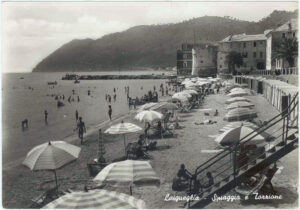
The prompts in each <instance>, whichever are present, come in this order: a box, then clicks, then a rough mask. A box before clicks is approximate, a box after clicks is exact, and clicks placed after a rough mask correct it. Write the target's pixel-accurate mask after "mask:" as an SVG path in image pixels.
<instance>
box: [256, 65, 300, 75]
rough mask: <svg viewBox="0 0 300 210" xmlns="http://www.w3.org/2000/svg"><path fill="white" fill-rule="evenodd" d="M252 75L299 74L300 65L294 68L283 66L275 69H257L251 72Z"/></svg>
mask: <svg viewBox="0 0 300 210" xmlns="http://www.w3.org/2000/svg"><path fill="white" fill-rule="evenodd" d="M250 74H251V75H262V76H266V75H274V76H280V75H298V67H292V68H282V69H275V70H255V71H252V72H251V73H250Z"/></svg>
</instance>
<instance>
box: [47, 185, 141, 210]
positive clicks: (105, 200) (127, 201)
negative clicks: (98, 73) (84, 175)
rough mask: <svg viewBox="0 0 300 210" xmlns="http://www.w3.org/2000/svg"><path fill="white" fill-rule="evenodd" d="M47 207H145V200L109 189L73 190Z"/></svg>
mask: <svg viewBox="0 0 300 210" xmlns="http://www.w3.org/2000/svg"><path fill="white" fill-rule="evenodd" d="M44 208H46V209H145V208H146V204H145V202H144V201H142V200H139V199H136V198H134V197H132V196H129V195H126V194H124V193H119V192H114V191H108V190H102V189H101V190H99V189H97V190H89V191H87V192H85V191H81V192H72V193H67V194H66V195H64V196H62V197H60V198H58V199H56V200H54V201H52V202H51V203H49V204H47V205H46V206H44Z"/></svg>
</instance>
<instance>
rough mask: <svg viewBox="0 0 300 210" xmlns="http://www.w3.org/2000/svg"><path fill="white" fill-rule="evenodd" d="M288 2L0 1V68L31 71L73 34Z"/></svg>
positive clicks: (251, 12)
mask: <svg viewBox="0 0 300 210" xmlns="http://www.w3.org/2000/svg"><path fill="white" fill-rule="evenodd" d="M297 7H298V4H297V2H296V1H294V2H288V1H286V2H278V1H277V2H224V1H223V2H174V1H173V2H172V1H164V2H154V1H152V2H95V1H93V2H22V1H21V2H2V17H1V19H2V21H1V23H2V58H1V59H2V67H1V69H2V72H12V73H14V72H31V71H32V69H33V68H34V67H35V66H36V65H37V63H38V62H39V61H41V60H42V59H43V58H45V57H46V56H48V55H49V54H51V53H52V52H53V51H55V50H56V49H57V48H59V47H61V46H62V45H63V44H65V43H67V42H69V41H71V40H73V39H85V38H92V39H98V38H101V37H102V36H103V35H106V34H109V33H114V32H121V31H124V30H126V29H128V28H130V27H132V26H137V25H151V24H164V23H176V22H181V21H184V20H188V19H191V18H194V17H201V16H205V15H209V16H221V17H223V16H231V17H234V18H238V19H241V20H247V21H258V20H260V19H262V18H264V17H266V16H268V15H269V14H270V13H271V12H272V11H273V10H286V11H294V10H295V9H297Z"/></svg>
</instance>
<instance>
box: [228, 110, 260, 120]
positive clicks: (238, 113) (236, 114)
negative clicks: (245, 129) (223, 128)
mask: <svg viewBox="0 0 300 210" xmlns="http://www.w3.org/2000/svg"><path fill="white" fill-rule="evenodd" d="M255 117H257V114H256V112H255V111H253V110H251V109H249V108H236V109H231V110H229V111H228V113H227V114H226V115H225V117H224V120H227V121H239V120H247V119H251V118H255Z"/></svg>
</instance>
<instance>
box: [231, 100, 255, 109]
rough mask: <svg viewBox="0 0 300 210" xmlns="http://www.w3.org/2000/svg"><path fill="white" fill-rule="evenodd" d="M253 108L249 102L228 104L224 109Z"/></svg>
mask: <svg viewBox="0 0 300 210" xmlns="http://www.w3.org/2000/svg"><path fill="white" fill-rule="evenodd" d="M252 106H254V104H250V103H249V102H246V101H238V102H234V103H231V104H229V105H228V106H227V107H226V109H236V108H241V107H242V108H243V107H252Z"/></svg>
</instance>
